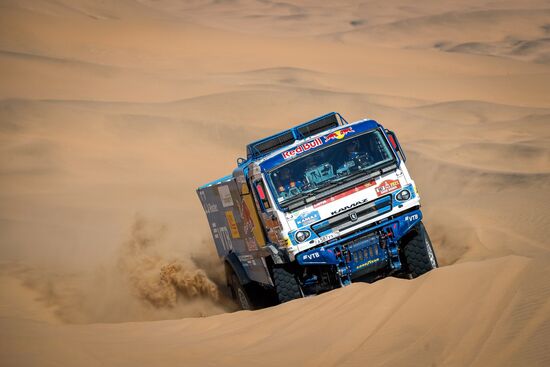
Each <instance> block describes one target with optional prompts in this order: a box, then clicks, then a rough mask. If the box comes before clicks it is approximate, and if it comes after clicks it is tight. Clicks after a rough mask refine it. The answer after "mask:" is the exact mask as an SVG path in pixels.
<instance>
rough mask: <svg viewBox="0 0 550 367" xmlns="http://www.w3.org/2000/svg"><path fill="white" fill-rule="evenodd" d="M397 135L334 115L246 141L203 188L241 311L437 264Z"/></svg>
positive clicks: (201, 194) (202, 196)
mask: <svg viewBox="0 0 550 367" xmlns="http://www.w3.org/2000/svg"><path fill="white" fill-rule="evenodd" d="M405 161H406V156H405V153H404V152H403V149H402V148H401V146H400V144H399V141H398V139H397V136H396V135H395V133H394V132H392V131H389V130H387V129H385V128H384V127H383V126H382V125H380V124H379V123H377V122H376V121H374V120H360V121H357V122H354V123H348V122H347V121H346V120H345V119H344V118H343V117H342V116H341V115H340V114H339V113H336V112H332V113H329V114H326V115H324V116H321V117H318V118H316V119H314V120H311V121H308V122H306V123H303V124H300V125H298V126H295V127H293V128H290V129H288V130H286V131H282V132H280V133H278V134H275V135H273V136H269V137H267V138H264V139H261V140H258V141H255V142H253V143H250V144H249V145H248V146H247V158H246V159H244V158H239V159H238V160H237V167H236V168H235V169H234V170H233V172H232V173H231V174H230V175H228V176H225V177H223V178H221V179H218V180H215V181H213V182H210V183H208V184H205V185H203V186H201V187H199V188H198V189H197V193H198V196H199V198H200V200H201V203H202V205H203V208H204V211H205V212H206V216H207V218H208V222H209V225H210V230H211V232H212V236H213V239H214V243H215V245H216V248H217V252H218V255H219V256H220V257H221V258H222V259H223V261H224V264H225V269H226V276H227V285H228V286H229V288H230V289H231V292H232V295H233V297H234V298H235V299H236V301H237V302H238V303H239V305H240V306H241V307H242V308H243V309H254V308H257V307H261V306H262V305H265V304H266V303H269V302H268V300H270V299H272V300H275V302H281V303H282V302H287V301H290V300H293V299H296V298H300V297H304V296H308V295H314V294H318V293H321V292H324V291H328V290H331V289H334V288H338V287H342V286H345V285H347V284H350V283H351V282H352V281H353V280H355V279H364V280H366V281H374V280H376V279H379V278H383V277H386V276H390V275H394V276H401V277H408V278H415V277H418V276H420V275H422V274H424V273H426V272H428V271H430V270H432V269H434V268H436V267H437V266H438V264H437V259H436V256H435V254H434V250H433V247H432V244H431V241H430V238H429V236H428V234H427V232H426V229H425V227H424V225H423V224H422V212H421V211H420V197H419V195H418V191H417V189H416V186H415V183H414V181H413V180H412V178H411V176H410V174H409V171H408V170H407V167H406V166H405Z"/></svg>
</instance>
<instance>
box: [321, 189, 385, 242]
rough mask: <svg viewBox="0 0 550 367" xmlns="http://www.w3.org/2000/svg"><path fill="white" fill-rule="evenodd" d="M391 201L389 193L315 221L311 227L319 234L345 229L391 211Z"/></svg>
mask: <svg viewBox="0 0 550 367" xmlns="http://www.w3.org/2000/svg"><path fill="white" fill-rule="evenodd" d="M391 203H392V201H391V195H387V196H384V197H383V198H380V199H377V200H374V201H370V202H368V203H365V204H363V205H360V206H358V207H355V208H351V209H349V210H346V211H345V212H343V213H339V214H336V215H334V216H332V217H330V218H329V219H326V220H324V221H322V222H319V223H315V224H314V225H312V226H311V228H312V229H313V231H315V233H317V235H319V236H321V235H323V234H325V233H324V232H329V231H343V230H345V229H348V228H350V227H353V226H355V225H357V224H359V223H361V222H364V221H366V220H369V219H371V218H374V217H377V216H379V215H381V214H384V213H387V212H389V211H391V209H392V206H391Z"/></svg>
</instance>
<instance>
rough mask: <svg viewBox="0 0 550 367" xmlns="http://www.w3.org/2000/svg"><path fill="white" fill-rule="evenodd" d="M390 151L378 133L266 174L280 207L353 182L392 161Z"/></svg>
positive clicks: (357, 138)
mask: <svg viewBox="0 0 550 367" xmlns="http://www.w3.org/2000/svg"><path fill="white" fill-rule="evenodd" d="M393 159H394V158H393V155H392V153H391V151H390V148H389V146H388V144H387V142H386V140H385V139H384V137H383V135H382V133H381V132H380V131H379V130H374V131H371V132H368V133H365V134H362V135H359V136H357V137H354V138H352V139H346V140H344V141H342V142H340V143H336V144H333V145H330V146H328V147H327V148H325V149H321V150H318V151H315V152H313V153H311V154H308V155H306V156H303V157H302V158H299V159H295V160H293V161H292V162H290V163H288V164H285V165H284V166H280V167H278V168H277V169H274V170H272V171H271V172H270V173H269V179H270V180H271V183H272V185H273V187H274V188H275V190H276V192H275V193H274V196H275V199H276V200H277V202H278V203H279V204H280V205H285V203H287V202H289V201H291V200H292V198H296V197H298V196H303V195H306V194H307V195H310V194H311V195H314V194H315V193H316V192H318V191H320V190H321V189H322V188H323V187H327V186H333V185H335V184H337V183H341V182H344V181H347V180H348V178H349V179H351V178H355V177H356V176H359V175H361V173H366V172H367V171H370V170H372V169H375V168H378V167H380V166H381V165H384V164H385V163H388V162H392V161H393Z"/></svg>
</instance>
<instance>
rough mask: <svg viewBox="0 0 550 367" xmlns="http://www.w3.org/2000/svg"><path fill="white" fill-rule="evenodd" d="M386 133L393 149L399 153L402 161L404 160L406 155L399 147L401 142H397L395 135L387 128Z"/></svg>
mask: <svg viewBox="0 0 550 367" xmlns="http://www.w3.org/2000/svg"><path fill="white" fill-rule="evenodd" d="M386 135H387V136H388V140H389V141H390V144H391V146H392V148H393V150H395V151H396V152H397V154H399V156H400V157H401V159H402V160H403V162H406V161H407V156H406V155H405V152H404V151H403V149H402V148H401V144H399V140H397V135H395V133H394V132H393V131H389V130H386Z"/></svg>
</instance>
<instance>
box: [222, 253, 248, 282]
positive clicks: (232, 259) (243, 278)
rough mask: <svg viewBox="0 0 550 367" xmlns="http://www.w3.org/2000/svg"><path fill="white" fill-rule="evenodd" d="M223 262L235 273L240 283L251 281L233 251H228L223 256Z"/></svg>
mask: <svg viewBox="0 0 550 367" xmlns="http://www.w3.org/2000/svg"><path fill="white" fill-rule="evenodd" d="M225 262H226V263H227V264H228V265H229V267H230V268H231V270H233V272H234V273H235V275H236V276H237V278H238V279H239V283H241V285H245V284H248V283H250V282H251V281H252V280H250V278H249V277H248V274H247V273H246V270H244V267H243V265H242V263H241V261H240V260H239V258H238V256H237V254H235V253H234V252H230V253H229V254H228V255H227V256H226V257H225Z"/></svg>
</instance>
